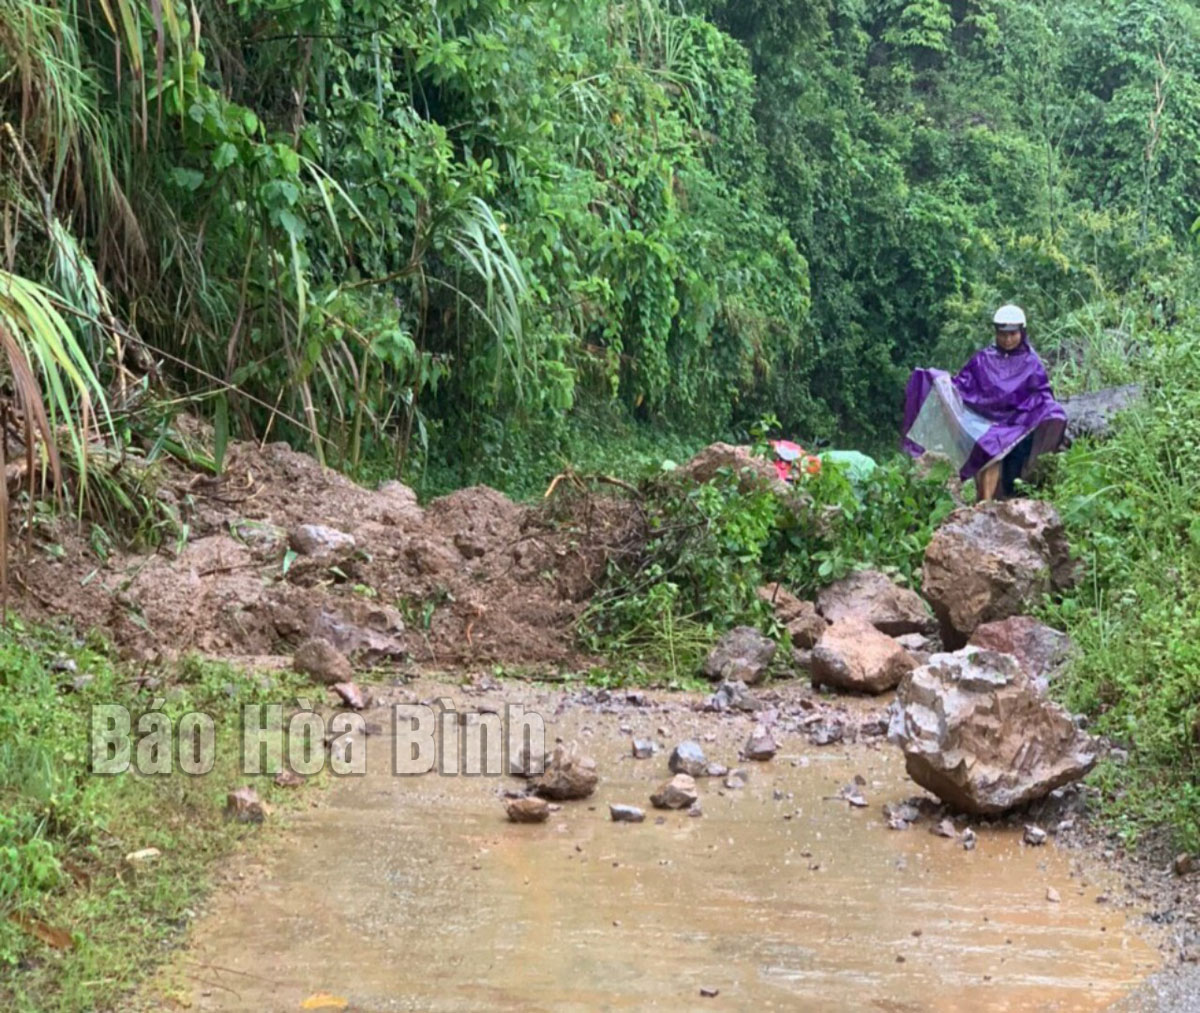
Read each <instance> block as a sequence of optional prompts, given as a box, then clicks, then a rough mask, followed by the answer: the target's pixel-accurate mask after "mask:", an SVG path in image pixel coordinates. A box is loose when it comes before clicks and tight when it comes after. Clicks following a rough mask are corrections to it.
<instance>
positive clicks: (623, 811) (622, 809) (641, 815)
mask: <svg viewBox="0 0 1200 1013" xmlns="http://www.w3.org/2000/svg"><path fill="white" fill-rule="evenodd" d="M608 814H609V816H611V817H612V821H613V822H614V823H641V822H642V821H643V820H644V819H645V818H646V812H645V810H644V809H639V808H638V807H637V806H635V805H610V806H609V807H608Z"/></svg>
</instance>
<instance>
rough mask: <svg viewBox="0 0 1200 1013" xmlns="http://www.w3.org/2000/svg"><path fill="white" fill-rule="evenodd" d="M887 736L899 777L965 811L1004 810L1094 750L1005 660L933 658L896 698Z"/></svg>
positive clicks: (1048, 787) (1069, 773)
mask: <svg viewBox="0 0 1200 1013" xmlns="http://www.w3.org/2000/svg"><path fill="white" fill-rule="evenodd" d="M896 700H897V706H896V708H895V710H894V712H893V715H892V722H891V727H890V728H889V730H888V736H889V738H890V739H891V740H892V741H893V742H895V743H896V744H897V745H899V746H900V747H901V749H903V751H904V760H905V766H906V768H907V770H908V774H909V776H910V777H911V778H912V779H913V780H914V781H916V782H917V784H919V785H921V787H923V788H926V789H928V790H929V791H931V792H933V793H934V794H935V795H937V796H938V798H940V799H942V800H943V801H944V802H947V803H949V804H950V805H952V806H954V807H956V808H958V809H960V810H962V811H964V812H969V813H977V814H989V813H999V812H1004V811H1006V810H1008V809H1012V808H1015V807H1017V806H1020V805H1023V804H1025V803H1026V802H1030V801H1033V800H1034V799H1038V798H1042V797H1043V796H1045V795H1048V794H1049V793H1050V792H1051V791H1053V790H1054V789H1055V788H1058V787H1061V786H1062V785H1064V784H1068V783H1070V782H1072V781H1075V780H1078V779H1079V778H1081V777H1083V776H1084V775H1085V774H1086V773H1087V772H1088V771H1089V770H1091V769H1092V767H1093V766H1094V765H1095V762H1096V745H1095V742H1094V741H1093V740H1092V739H1091V737H1090V736H1088V735H1087V734H1085V733H1084V732H1082V731H1080V730H1079V729H1078V728H1076V726H1075V722H1074V721H1072V720H1071V715H1070V714H1068V713H1067V712H1066V711H1065V710H1064V709H1063V708H1062V707H1060V706H1059V705H1058V704H1056V703H1054V702H1053V701H1051V700H1049V699H1048V698H1047V697H1046V696H1044V695H1043V694H1042V693H1041V692H1040V691H1039V690H1038V688H1037V686H1036V685H1035V683H1034V680H1033V679H1032V678H1031V677H1030V676H1029V675H1028V674H1027V673H1026V672H1025V671H1024V669H1023V668H1022V667H1021V665H1020V664H1019V663H1018V662H1017V660H1016V659H1015V658H1013V657H1012V656H1011V655H1007V654H997V653H996V652H994V651H985V650H979V649H976V648H973V647H968V648H964V649H963V650H960V651H957V652H955V653H953V654H935V655H934V656H933V657H932V658H931V659H930V660H929V662H928V664H926V665H922V666H921V667H920V668H916V669H914V670H913V671H912V672H910V673H909V674H908V675H907V676H905V678H904V681H903V682H901V684H900V688H899V690H898V691H897V694H896Z"/></svg>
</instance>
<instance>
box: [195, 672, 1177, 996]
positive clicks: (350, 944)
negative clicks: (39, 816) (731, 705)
mask: <svg viewBox="0 0 1200 1013" xmlns="http://www.w3.org/2000/svg"><path fill="white" fill-rule="evenodd" d="M421 691H422V696H423V697H429V696H433V695H434V691H433V690H432V689H430V687H428V686H424V687H421ZM463 706H464V707H465V706H466V704H464V705H463ZM543 713H545V712H543ZM384 714H385V712H378V713H376V714H372V715H371V717H372V719H373V720H385V717H384ZM621 724H628V725H631V726H632V730H633V734H635V735H638V736H640V737H649V738H654V739H659V738H661V737H660V736H657V735H656V734H655V731H656V729H657V728H658V727H659V726H665V727H666V728H668V729H669V731H670V733H671V734H670V736H669V738H670V739H671V740H677V739H679V738H683V737H687V736H688V735H693V736H694V737H696V738H697V739H698V740H699V741H700V742H701V744H702V745H703V747H704V749H705V752H706V754H707V755H708V758H709V760H711V761H716V762H721V763H725V764H726V765H728V766H731V767H732V766H738V765H739V764H738V762H737V750H738V747H739V746H740V745H741V744H742V743H743V742H744V741H745V737H746V734H747V732H748V730H749V728H750V722H749V721H748V720H746V719H743V718H738V719H718V718H714V717H712V716H708V715H700V714H695V713H692V712H690V711H687V710H677V711H671V712H668V713H666V714H664V713H663V712H658V711H642V712H639V711H637V710H630V711H626V712H622V713H621V714H619V715H613V714H596V713H594V712H591V711H585V710H582V709H572V710H569V711H567V712H566V713H565V714H563V715H562V716H561V717H559V718H557V719H555V720H554V723H553V724H552V725H551V726H550V728H549V732H550V735H551V737H552V736H553V735H554V734H560V735H562V736H564V737H565V738H568V739H571V738H576V739H578V741H579V742H580V743H581V744H582V745H583V746H584V747H585V749H586V751H587V752H590V753H591V754H592V755H594V756H595V757H596V759H597V761H598V763H599V767H600V772H601V777H602V779H601V784H600V788H599V790H598V791H597V793H596V795H594V796H593V797H592V798H591V799H588V800H586V801H584V802H569V803H565V804H564V806H563V808H562V809H561V811H559V812H557V813H554V814H553V815H552V816H551V818H550V821H549V822H548V823H546V824H542V825H536V826H518V825H514V824H510V823H508V822H507V821H506V820H505V818H504V811H503V807H502V805H501V803H500V802H499V801H498V800H497V792H498V789H499V788H501V787H502V786H505V785H513V784H515V783H516V782H514V781H512V780H510V779H507V778H505V779H496V778H468V777H457V778H454V777H450V778H444V777H437V776H432V775H427V776H424V777H421V778H398V777H393V776H392V775H391V774H390V772H389V770H390V750H391V743H390V740H388V739H387V737H386V736H380V737H373V738H371V739H370V740H369V750H368V759H369V762H370V767H371V769H370V771H369V773H368V775H367V776H366V777H362V778H345V779H341V780H340V781H339V782H338V783H337V785H336V786H335V788H334V789H333V790H331V791H330V792H329V793H328V794H327V795H325V796H323V799H322V805H321V806H320V807H319V808H316V809H311V810H306V811H304V812H301V813H300V814H298V815H297V816H296V817H295V818H294V823H293V829H292V830H289V831H288V832H287V834H286V836H285V837H284V839H283V840H281V841H280V842H279V843H278V845H277V846H274V847H273V848H272V853H271V857H270V860H269V863H268V865H267V868H266V871H265V872H264V873H263V875H261V876H259V877H256V878H254V879H253V881H252V882H251V883H250V884H249V885H247V886H246V887H244V888H243V889H241V890H239V891H234V890H226V891H225V892H224V893H223V894H221V895H218V897H217V898H216V899H215V900H214V903H213V904H212V906H211V909H210V911H209V912H208V913H207V914H206V915H205V916H204V917H202V918H201V919H200V920H199V921H198V922H197V924H196V928H195V931H194V934H193V938H192V943H191V945H190V947H189V949H188V951H186V952H185V953H184V954H183V955H182V957H181V959H180V960H179V961H177V963H176V967H175V968H174V973H175V975H176V976H178V977H179V978H181V979H182V980H184V981H186V982H187V985H188V989H189V991H190V994H191V999H192V1003H193V1004H192V1007H191V1008H192V1009H198V1010H229V1011H242V1010H245V1011H256V1013H257V1011H262V1010H298V1009H300V1008H301V1007H300V1004H301V1002H302V1001H303V1000H304V999H305V998H306V997H308V996H311V995H313V994H314V993H318V992H323V991H324V992H329V993H331V994H333V995H337V996H344V997H345V998H346V999H348V1000H349V1001H350V1006H349V1008H350V1009H351V1010H359V1011H371V1013H374V1011H391V1010H425V1011H435V1010H436V1011H457V1010H522V1011H526V1010H554V1011H559V1010H644V1009H664V1010H684V1009H697V1008H699V1009H708V1008H712V1009H751V1008H753V1009H756V1010H759V1009H778V1010H805V1011H809V1010H811V1011H825V1010H829V1011H850V1010H874V1011H884V1013H902V1011H961V1010H971V1011H1026V1010H1038V1011H1042V1010H1053V1011H1085V1010H1087V1011H1090V1010H1101V1009H1104V1008H1105V1007H1106V1006H1107V1005H1108V1004H1109V1003H1110V1002H1112V1001H1114V1000H1115V999H1117V998H1118V997H1120V996H1121V995H1122V994H1124V993H1125V992H1126V991H1128V990H1129V989H1130V987H1131V986H1132V985H1133V984H1134V983H1135V982H1136V981H1137V980H1139V979H1140V978H1142V977H1143V976H1145V975H1146V974H1147V973H1149V971H1151V970H1152V969H1153V968H1154V967H1156V966H1157V963H1158V961H1157V958H1156V955H1155V953H1154V951H1153V950H1152V949H1151V948H1150V947H1149V946H1148V945H1147V944H1146V943H1145V942H1144V941H1142V940H1141V939H1140V938H1139V937H1138V936H1137V935H1136V934H1135V933H1134V932H1133V931H1132V929H1131V927H1130V926H1127V924H1126V916H1125V913H1124V912H1123V911H1122V910H1117V909H1113V908H1110V907H1108V906H1107V905H1105V904H1098V903H1097V902H1096V897H1097V895H1098V894H1099V893H1100V892H1101V891H1102V889H1104V888H1105V886H1106V881H1105V880H1104V879H1103V878H1100V879H1093V880H1092V881H1091V882H1090V883H1087V884H1086V885H1085V880H1084V879H1083V878H1081V877H1078V876H1077V877H1074V878H1072V876H1071V875H1070V866H1071V858H1072V856H1071V854H1070V853H1068V852H1062V851H1059V850H1058V849H1056V848H1055V847H1054V845H1053V844H1048V845H1046V846H1043V847H1040V848H1030V847H1026V846H1023V845H1022V844H1021V842H1020V839H1019V835H1018V834H1016V833H1013V832H1010V831H1008V832H1001V831H991V830H986V829H985V830H981V831H980V833H979V839H978V844H977V847H976V849H975V850H974V851H972V852H967V851H965V850H964V849H963V848H962V845H961V844H960V843H958V842H955V841H950V840H946V839H944V838H940V837H935V836H933V835H932V834H930V833H928V832H927V829H926V827H925V825H921V826H918V827H916V828H913V829H910V830H907V831H892V830H889V829H887V827H886V825H885V821H884V819H883V817H882V814H881V806H882V805H883V803H885V802H889V801H893V802H895V801H900V800H902V799H904V798H906V797H908V796H909V795H911V794H914V793H915V792H916V787H915V785H913V784H912V783H911V782H910V781H908V780H907V778H906V777H905V775H904V764H903V759H902V757H901V756H900V755H899V753H898V751H896V750H894V749H892V748H891V747H887V746H884V748H882V749H880V750H872V749H868V748H866V747H864V746H848V747H839V746H833V747H826V748H823V749H822V748H815V747H810V746H809V745H808V744H807V743H806V742H805V741H804V740H803V739H800V738H798V737H791V738H789V739H785V740H784V742H783V748H782V749H781V751H780V753H779V755H777V756H776V758H775V759H774V760H773V761H772V762H770V763H766V764H740V766H743V767H745V768H747V769H749V771H750V777H749V783H748V785H747V787H746V788H745V789H742V790H740V791H731V790H727V789H724V788H722V786H721V784H720V781H718V780H714V779H702V780H701V781H700V791H701V798H702V804H703V810H704V815H703V817H701V818H693V817H689V816H688V815H687V814H685V813H675V812H672V813H666V814H659V813H657V812H656V811H655V810H653V809H651V808H650V806H649V803H648V801H647V796H648V795H649V793H650V791H651V790H652V789H653V788H654V787H655V786H656V785H657V784H658V783H660V782H661V781H662V780H663V779H664V778H665V777H666V776H667V771H666V756H665V755H659V756H656V757H655V758H654V759H653V760H642V761H638V760H633V759H632V758H630V757H629V756H628V752H629V735H626V734H623V733H620V732H619V731H618V726H619V725H621ZM589 730H590V732H591V734H588V731H589ZM712 734H715V735H716V737H717V738H716V741H712V742H710V741H705V739H704V737H705V736H706V735H712ZM670 744H672V742H668V746H669V745H670ZM856 774H861V775H862V776H863V777H864V778H865V779H866V785H865V786H864V787H863V788H862V789H861V791H862V793H863V794H864V795H865V796H866V798H867V800H868V801H869V803H870V805H869V807H868V808H865V809H854V808H851V807H850V806H849V805H847V803H845V802H843V801H828V800H826V799H825V798H824V796H829V795H835V794H836V793H837V790H838V789H839V788H840V787H841V786H842V785H843V784H846V783H847V782H848V781H850V780H852V779H853V777H854V775H856ZM776 791H782V792H783V793H784V797H783V798H782V799H779V800H776V799H775V797H774V793H775V792H776ZM721 792H723V794H721ZM610 802H616V803H630V804H634V805H638V806H641V807H643V808H645V809H646V811H647V818H646V822H645V823H643V824H633V825H631V824H615V823H612V822H611V821H610V819H609V814H608V803H610ZM789 813H790V814H791V818H790V819H785V818H784V816H785V814H789ZM659 815H664V816H665V819H664V821H663V822H662V823H661V824H659V823H656V822H655V820H656V818H657V817H658V816H659ZM1089 872H1090V873H1093V874H1097V875H1100V876H1101V877H1103V875H1104V873H1103V870H1100V869H1091V870H1089ZM1108 885H1111V884H1108ZM1048 887H1054V888H1055V889H1056V890H1057V891H1058V893H1059V895H1060V896H1061V902H1060V903H1052V902H1050V901H1048V900H1047V898H1046V892H1047V888H1048ZM702 987H703V988H710V989H717V990H719V995H718V996H717V997H716V998H701V995H700V989H701V988H702Z"/></svg>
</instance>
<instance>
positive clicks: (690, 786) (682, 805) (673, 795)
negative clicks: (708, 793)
mask: <svg viewBox="0 0 1200 1013" xmlns="http://www.w3.org/2000/svg"><path fill="white" fill-rule="evenodd" d="M699 799H700V795H699V793H698V792H697V791H696V781H695V779H694V778H692V777H690V776H689V775H687V774H676V775H675V776H674V777H673V778H671V780H669V781H664V782H663V783H662V784H661V785H659V788H658V791H656V792H655V793H654V794H653V795H651V796H650V801H651V802H652V803H653V804H654V807H655V808H656V809H687V808H689V807H690V806H692V805H694V804H695V803H696V802H697V801H699Z"/></svg>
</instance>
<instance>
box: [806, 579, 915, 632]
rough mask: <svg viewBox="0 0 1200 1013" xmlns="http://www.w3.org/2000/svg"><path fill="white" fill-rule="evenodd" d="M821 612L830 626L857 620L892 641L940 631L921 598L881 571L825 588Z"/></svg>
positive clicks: (820, 603) (821, 595)
mask: <svg viewBox="0 0 1200 1013" xmlns="http://www.w3.org/2000/svg"><path fill="white" fill-rule="evenodd" d="M817 611H818V612H820V613H821V615H823V616H824V617H825V618H826V619H827V620H829V622H831V623H836V622H838V621H839V620H841V619H849V618H851V617H857V618H860V619H865V620H867V622H869V623H870V624H871V625H872V626H874V627H875V628H876V629H877V630H879V632H880V633H886V634H887V635H888V636H890V637H898V636H902V635H903V634H905V633H932V632H933V631H934V629H936V627H937V623H936V621H935V620H934V618H933V616H932V615H930V613H929V609H928V608H927V607H926V605H925V602H923V601H922V600H921V596H920V595H918V594H917V593H916V592H915V591H911V590H909V589H908V588H906V587H900V586H899V585H898V584H896V583H894V582H893V581H892V580H891V579H890V578H888V577H887V576H886V575H885V574H882V573H880V572H879V571H878V570H860V571H859V572H858V573H852V574H851V575H850V576H849V577H846V578H845V579H843V580H839V581H838V582H837V583H835V584H830V585H829V587H826V588H823V589H822V590H821V592H820V593H819V594H818V595H817Z"/></svg>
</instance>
